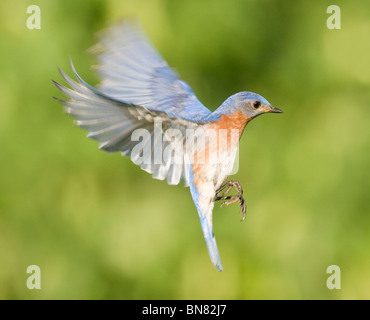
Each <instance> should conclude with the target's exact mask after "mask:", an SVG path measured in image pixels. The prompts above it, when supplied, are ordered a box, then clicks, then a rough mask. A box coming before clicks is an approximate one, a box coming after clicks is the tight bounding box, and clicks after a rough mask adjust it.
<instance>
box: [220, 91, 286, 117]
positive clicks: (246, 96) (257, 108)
mask: <svg viewBox="0 0 370 320" xmlns="http://www.w3.org/2000/svg"><path fill="white" fill-rule="evenodd" d="M224 104H225V105H226V106H227V107H228V108H229V109H231V110H233V111H236V110H238V111H239V110H240V111H242V112H243V114H244V115H246V116H248V117H251V118H252V119H253V118H255V117H257V116H259V115H260V114H263V113H268V112H274V113H282V112H283V111H281V110H280V109H278V108H274V107H273V106H272V105H271V104H270V103H269V102H268V101H267V100H266V99H265V98H264V97H262V96H260V95H259V94H257V93H253V92H246V91H243V92H239V93H237V94H234V95H233V96H231V97H229V98H228V99H227V100H226V101H225V102H224Z"/></svg>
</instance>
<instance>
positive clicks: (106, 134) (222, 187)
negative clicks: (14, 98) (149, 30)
mask: <svg viewBox="0 0 370 320" xmlns="http://www.w3.org/2000/svg"><path fill="white" fill-rule="evenodd" d="M98 38H99V41H98V43H97V44H96V45H95V46H93V47H92V48H91V50H90V51H91V52H92V53H93V54H95V55H96V57H97V60H98V62H99V64H98V65H97V66H94V68H95V69H96V70H97V72H98V74H99V76H100V79H101V82H100V83H99V84H98V85H97V86H95V87H94V86H92V85H90V84H88V83H87V82H86V81H84V80H83V79H82V78H81V77H80V75H79V74H78V73H77V71H76V69H75V67H74V65H73V63H72V61H71V60H70V65H71V69H72V72H73V74H74V77H75V79H72V78H70V77H69V76H68V75H67V74H66V73H65V72H63V71H62V70H61V69H60V68H59V72H60V74H61V76H62V78H63V79H64V81H65V82H66V83H67V84H68V87H67V86H65V85H62V84H60V83H58V82H57V81H54V80H52V81H53V83H54V84H55V86H56V87H57V88H58V89H59V90H60V91H61V92H62V93H63V94H64V95H65V96H67V97H68V99H61V98H56V97H54V98H55V99H57V100H58V101H60V102H61V103H63V104H64V109H65V111H66V113H67V114H69V115H71V116H72V117H74V119H75V120H74V124H76V125H78V126H80V127H82V128H84V129H86V130H87V131H88V134H87V137H89V138H92V139H94V140H97V141H98V142H99V143H100V144H99V148H100V149H102V150H104V151H107V152H120V153H121V154H122V155H123V156H127V157H130V158H131V160H132V161H133V162H134V163H135V164H137V165H139V166H140V167H141V168H142V169H143V170H145V171H147V172H148V173H150V174H151V175H152V177H153V178H155V179H159V180H165V179H167V182H168V184H169V185H177V184H179V183H180V181H182V182H183V183H184V185H185V186H186V187H187V186H188V187H190V193H191V196H192V199H193V201H194V204H195V207H196V209H197V212H198V215H199V219H200V223H201V228H202V231H203V236H204V239H205V242H206V245H207V249H208V253H209V257H210V260H211V261H212V263H213V264H214V266H215V267H216V268H217V270H218V271H222V270H223V266H222V263H221V259H220V255H219V251H218V248H217V244H216V238H215V235H214V231H213V208H214V204H215V202H216V201H222V204H221V206H222V205H227V206H228V205H231V204H233V203H238V204H239V205H240V210H241V212H242V220H244V219H245V216H246V202H245V200H244V197H243V188H242V186H241V184H240V183H239V182H238V181H236V180H230V181H227V182H226V180H227V179H228V176H229V175H230V174H231V172H232V167H233V163H234V162H235V159H236V155H237V149H238V144H239V140H240V138H241V136H242V133H243V132H244V129H245V127H246V125H247V124H248V123H249V122H250V121H251V120H252V119H254V118H256V117H258V116H259V115H261V114H265V113H282V112H283V111H282V110H280V109H278V108H275V107H273V106H272V105H271V104H270V103H269V102H268V101H267V100H266V99H265V98H263V97H262V96H261V95H259V94H256V93H253V92H248V91H243V92H239V93H236V94H234V95H232V96H230V97H229V98H227V99H226V100H225V101H224V102H223V103H222V104H221V105H220V106H219V107H218V108H217V109H216V110H215V111H213V112H212V111H210V110H209V109H208V108H207V107H205V106H204V105H203V104H202V103H201V102H200V101H199V100H198V98H197V97H196V95H195V93H194V92H193V90H192V89H191V88H190V86H189V85H188V84H187V83H186V82H185V81H183V80H182V79H181V78H180V76H179V75H178V74H177V72H175V71H174V70H173V69H172V68H171V67H170V66H169V65H168V64H167V62H166V61H165V60H164V58H163V57H162V56H161V55H160V54H159V52H158V51H157V50H156V49H155V47H154V46H153V45H152V44H151V42H150V41H149V39H148V38H147V36H146V35H145V32H144V31H143V30H142V29H141V27H140V25H139V23H136V22H132V21H126V20H124V21H120V22H119V23H116V24H115V25H113V26H111V27H108V28H107V29H105V30H103V31H102V32H100V33H98ZM233 189H235V190H236V191H237V195H230V192H231V190H233Z"/></svg>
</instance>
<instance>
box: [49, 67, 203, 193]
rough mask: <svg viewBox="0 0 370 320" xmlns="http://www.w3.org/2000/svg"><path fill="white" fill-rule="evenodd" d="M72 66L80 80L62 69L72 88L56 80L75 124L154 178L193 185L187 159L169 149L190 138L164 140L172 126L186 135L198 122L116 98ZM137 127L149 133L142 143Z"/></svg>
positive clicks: (106, 148)
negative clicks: (157, 129) (157, 127)
mask: <svg viewBox="0 0 370 320" xmlns="http://www.w3.org/2000/svg"><path fill="white" fill-rule="evenodd" d="M72 69H73V72H74V74H75V76H76V78H77V80H78V82H76V81H74V80H72V79H71V78H70V77H68V76H67V75H66V74H65V73H64V72H63V71H61V70H60V73H61V75H62V77H63V78H64V80H65V81H66V82H67V83H68V84H69V85H70V87H71V89H70V88H67V87H64V86H62V85H61V84H59V83H57V82H55V81H54V84H55V85H56V86H57V88H58V89H59V90H61V91H62V92H63V93H64V94H65V95H67V96H68V97H69V98H70V100H69V101H65V100H61V99H58V100H60V101H61V102H63V103H64V105H65V110H66V112H67V113H68V114H70V115H72V116H73V117H75V118H76V120H75V124H77V125H79V126H80V127H82V128H84V129H86V130H88V131H89V134H88V135H87V137H89V138H92V139H95V140H97V141H99V142H100V146H99V148H100V149H103V150H105V151H108V152H116V151H119V152H121V153H122V155H124V156H129V157H131V160H132V161H133V162H134V163H135V164H138V165H140V166H141V168H142V169H143V170H145V171H147V172H149V173H150V174H152V175H153V178H156V179H159V180H164V179H166V178H167V181H168V183H169V184H178V183H179V182H180V180H181V179H182V180H183V181H184V183H185V185H186V186H187V185H189V178H188V173H189V169H188V168H189V166H188V164H187V163H186V161H182V162H181V161H180V162H179V161H174V159H173V158H171V157H170V154H167V156H166V152H165V150H166V148H167V146H168V145H169V144H170V143H171V144H177V143H179V144H182V143H186V141H185V140H183V139H176V140H175V141H174V142H172V141H171V142H169V141H164V139H162V134H163V131H166V130H168V129H177V130H179V132H182V133H183V135H182V136H184V137H185V136H186V135H185V133H184V132H185V130H186V128H193V127H194V126H196V125H197V123H195V122H192V121H189V120H185V119H182V118H179V117H176V116H174V115H171V114H168V113H166V112H163V111H157V110H149V109H147V108H145V107H142V106H137V105H132V104H128V103H124V102H122V101H119V100H115V99H114V98H111V97H109V96H107V95H106V94H104V93H102V92H101V91H99V90H97V89H95V88H93V87H91V86H90V85H89V84H87V83H86V82H85V81H84V80H82V79H81V77H80V76H79V75H78V74H77V72H76V70H75V69H74V67H73V65H72ZM155 121H160V123H161V125H162V127H161V129H160V132H159V134H158V135H156V134H155ZM136 129H139V130H142V131H144V132H145V133H146V134H145V135H143V136H142V141H141V143H139V142H138V139H133V136H132V134H133V132H135V130H136ZM175 147H176V146H175ZM180 148H183V146H182V145H181V146H180ZM145 150H148V152H145ZM155 154H158V155H159V156H160V161H158V162H156V161H154V156H155Z"/></svg>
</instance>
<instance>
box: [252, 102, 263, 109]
mask: <svg viewBox="0 0 370 320" xmlns="http://www.w3.org/2000/svg"><path fill="white" fill-rule="evenodd" d="M260 106H261V102H259V101H258V100H257V101H254V102H253V107H254V108H255V109H258V108H259V107H260Z"/></svg>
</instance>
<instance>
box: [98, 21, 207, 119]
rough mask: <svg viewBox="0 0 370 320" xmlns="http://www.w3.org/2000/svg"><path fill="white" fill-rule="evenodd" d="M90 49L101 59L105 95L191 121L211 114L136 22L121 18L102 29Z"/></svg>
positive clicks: (102, 89) (100, 66) (102, 85)
mask: <svg viewBox="0 0 370 320" xmlns="http://www.w3.org/2000/svg"><path fill="white" fill-rule="evenodd" d="M92 52H93V53H96V54H98V60H99V61H100V65H98V66H96V68H97V70H98V72H99V74H100V77H101V79H102V82H101V84H100V85H99V89H100V90H101V91H102V92H104V93H105V94H107V95H108V96H110V97H113V98H115V99H117V100H120V101H123V102H126V103H131V104H135V105H140V106H144V107H146V108H148V109H151V110H159V111H163V112H167V113H171V114H173V115H175V116H177V117H182V118H186V119H191V120H193V121H197V120H200V119H201V118H203V117H206V116H207V115H209V114H211V111H210V110H209V109H207V108H206V107H205V106H204V105H203V104H202V103H201V102H200V101H199V100H198V99H197V97H196V96H195V94H194V92H193V91H192V90H191V88H190V87H189V85H187V84H186V83H185V82H184V81H182V80H181V79H180V78H179V77H178V75H177V74H176V73H175V72H174V71H173V70H172V69H171V68H170V67H169V66H168V64H167V63H166V61H165V60H164V59H163V58H162V57H161V56H160V54H159V53H158V52H157V51H156V50H155V48H154V47H153V46H152V45H151V43H150V42H149V40H148V39H147V38H146V37H145V35H144V33H143V32H141V30H140V29H139V27H138V25H136V24H133V23H131V24H130V23H128V22H127V21H124V22H122V23H120V24H119V25H116V26H114V27H112V28H110V29H108V30H106V31H103V32H102V33H101V34H100V43H98V45H96V46H95V47H93V48H92Z"/></svg>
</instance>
